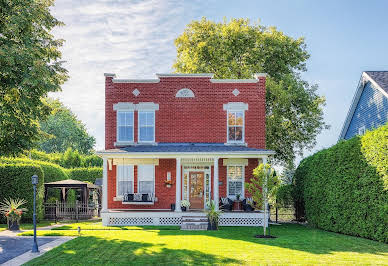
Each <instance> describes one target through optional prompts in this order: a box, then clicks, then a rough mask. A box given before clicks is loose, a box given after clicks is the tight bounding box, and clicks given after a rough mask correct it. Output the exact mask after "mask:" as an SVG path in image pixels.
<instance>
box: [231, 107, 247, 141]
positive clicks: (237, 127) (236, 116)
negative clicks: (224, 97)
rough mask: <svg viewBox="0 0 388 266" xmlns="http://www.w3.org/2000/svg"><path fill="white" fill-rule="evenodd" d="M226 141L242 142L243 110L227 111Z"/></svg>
mask: <svg viewBox="0 0 388 266" xmlns="http://www.w3.org/2000/svg"><path fill="white" fill-rule="evenodd" d="M228 142H244V112H243V111H228Z"/></svg>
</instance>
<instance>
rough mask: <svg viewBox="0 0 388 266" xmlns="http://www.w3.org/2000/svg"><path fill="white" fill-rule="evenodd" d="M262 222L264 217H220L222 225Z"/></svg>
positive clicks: (260, 223) (243, 224) (247, 224)
mask: <svg viewBox="0 0 388 266" xmlns="http://www.w3.org/2000/svg"><path fill="white" fill-rule="evenodd" d="M262 224H263V219H262V218H222V217H221V218H220V225H222V226H253V225H262Z"/></svg>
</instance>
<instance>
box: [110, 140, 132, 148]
mask: <svg viewBox="0 0 388 266" xmlns="http://www.w3.org/2000/svg"><path fill="white" fill-rule="evenodd" d="M133 144H135V142H133V141H115V142H114V143H113V145H114V146H115V147H124V146H128V145H133Z"/></svg>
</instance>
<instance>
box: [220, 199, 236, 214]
mask: <svg viewBox="0 0 388 266" xmlns="http://www.w3.org/2000/svg"><path fill="white" fill-rule="evenodd" d="M219 206H220V209H221V210H224V211H232V210H233V200H231V199H230V198H222V197H221V198H220V203H219Z"/></svg>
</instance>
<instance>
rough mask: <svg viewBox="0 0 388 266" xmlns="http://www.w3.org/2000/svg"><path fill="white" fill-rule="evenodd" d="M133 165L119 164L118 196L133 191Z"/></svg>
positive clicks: (117, 170) (117, 174)
mask: <svg viewBox="0 0 388 266" xmlns="http://www.w3.org/2000/svg"><path fill="white" fill-rule="evenodd" d="M133 184H134V183H133V165H117V168H116V196H124V195H125V194H127V193H133Z"/></svg>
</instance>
